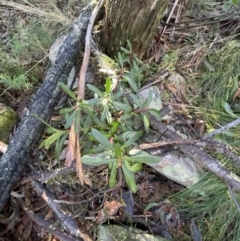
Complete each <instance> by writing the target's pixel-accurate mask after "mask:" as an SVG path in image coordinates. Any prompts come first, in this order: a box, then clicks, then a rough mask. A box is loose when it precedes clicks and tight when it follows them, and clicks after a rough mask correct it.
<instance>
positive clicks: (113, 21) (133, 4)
mask: <svg viewBox="0 0 240 241" xmlns="http://www.w3.org/2000/svg"><path fill="white" fill-rule="evenodd" d="M168 3H169V0H127V1H123V0H107V1H106V6H105V13H106V16H105V23H104V30H103V33H102V35H101V40H100V41H101V43H100V45H101V47H103V51H104V52H105V53H106V54H107V55H109V56H110V57H114V56H116V54H117V52H118V51H119V50H120V47H126V45H127V40H129V41H130V43H131V45H132V48H133V51H134V53H136V54H137V56H138V57H139V58H141V57H142V56H143V54H144V53H145V52H146V50H147V49H148V47H149V45H150V43H151V41H152V40H153V38H154V35H155V33H156V30H157V28H158V25H159V23H160V20H161V19H162V17H163V15H164V12H165V11H166V9H167V6H168Z"/></svg>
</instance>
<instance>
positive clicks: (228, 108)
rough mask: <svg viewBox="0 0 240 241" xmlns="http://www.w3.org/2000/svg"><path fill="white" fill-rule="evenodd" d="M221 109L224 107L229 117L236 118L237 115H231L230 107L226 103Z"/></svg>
mask: <svg viewBox="0 0 240 241" xmlns="http://www.w3.org/2000/svg"><path fill="white" fill-rule="evenodd" d="M223 107H224V109H225V111H226V112H227V113H228V114H229V115H231V116H233V117H238V116H237V115H235V114H234V113H233V111H232V109H231V106H230V105H229V104H228V103H227V102H223Z"/></svg>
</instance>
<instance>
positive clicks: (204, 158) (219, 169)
mask: <svg viewBox="0 0 240 241" xmlns="http://www.w3.org/2000/svg"><path fill="white" fill-rule="evenodd" d="M150 122H151V125H152V127H153V128H154V129H155V130H158V131H159V132H160V133H161V134H162V135H163V136H165V137H166V138H167V139H169V140H180V139H181V137H180V136H179V135H178V134H176V133H175V132H174V131H171V130H169V129H168V128H167V127H166V126H165V125H164V124H163V123H162V122H160V121H158V120H157V118H156V117H155V116H152V115H150ZM176 145H177V147H178V148H179V149H180V150H181V151H182V152H183V153H185V154H187V155H188V156H190V157H191V158H192V159H193V160H194V161H195V162H197V163H198V164H199V165H200V166H202V167H204V168H206V169H207V170H209V171H210V172H212V173H213V174H215V175H216V176H217V177H219V178H220V179H221V180H223V181H224V183H228V185H229V186H230V187H232V189H233V190H235V191H237V192H240V182H239V181H238V180H237V179H235V178H234V174H233V175H232V174H231V172H230V171H229V170H228V169H226V168H225V167H223V166H222V165H221V164H220V162H219V161H218V160H216V159H214V158H213V157H211V156H210V155H208V154H206V153H205V152H203V151H202V150H201V149H200V148H198V147H196V146H194V145H192V144H188V145H187V144H176Z"/></svg>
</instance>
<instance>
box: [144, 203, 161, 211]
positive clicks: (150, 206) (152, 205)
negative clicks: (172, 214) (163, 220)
mask: <svg viewBox="0 0 240 241" xmlns="http://www.w3.org/2000/svg"><path fill="white" fill-rule="evenodd" d="M156 206H157V207H159V203H149V204H148V205H147V206H146V207H145V208H144V211H145V212H146V211H149V210H150V209H151V208H152V207H156Z"/></svg>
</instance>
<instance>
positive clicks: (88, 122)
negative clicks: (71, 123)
mask: <svg viewBox="0 0 240 241" xmlns="http://www.w3.org/2000/svg"><path fill="white" fill-rule="evenodd" d="M91 126H92V117H91V116H90V115H88V116H87V118H86V120H85V122H84V124H83V132H84V133H87V132H88V130H89V129H90V127H91Z"/></svg>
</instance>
